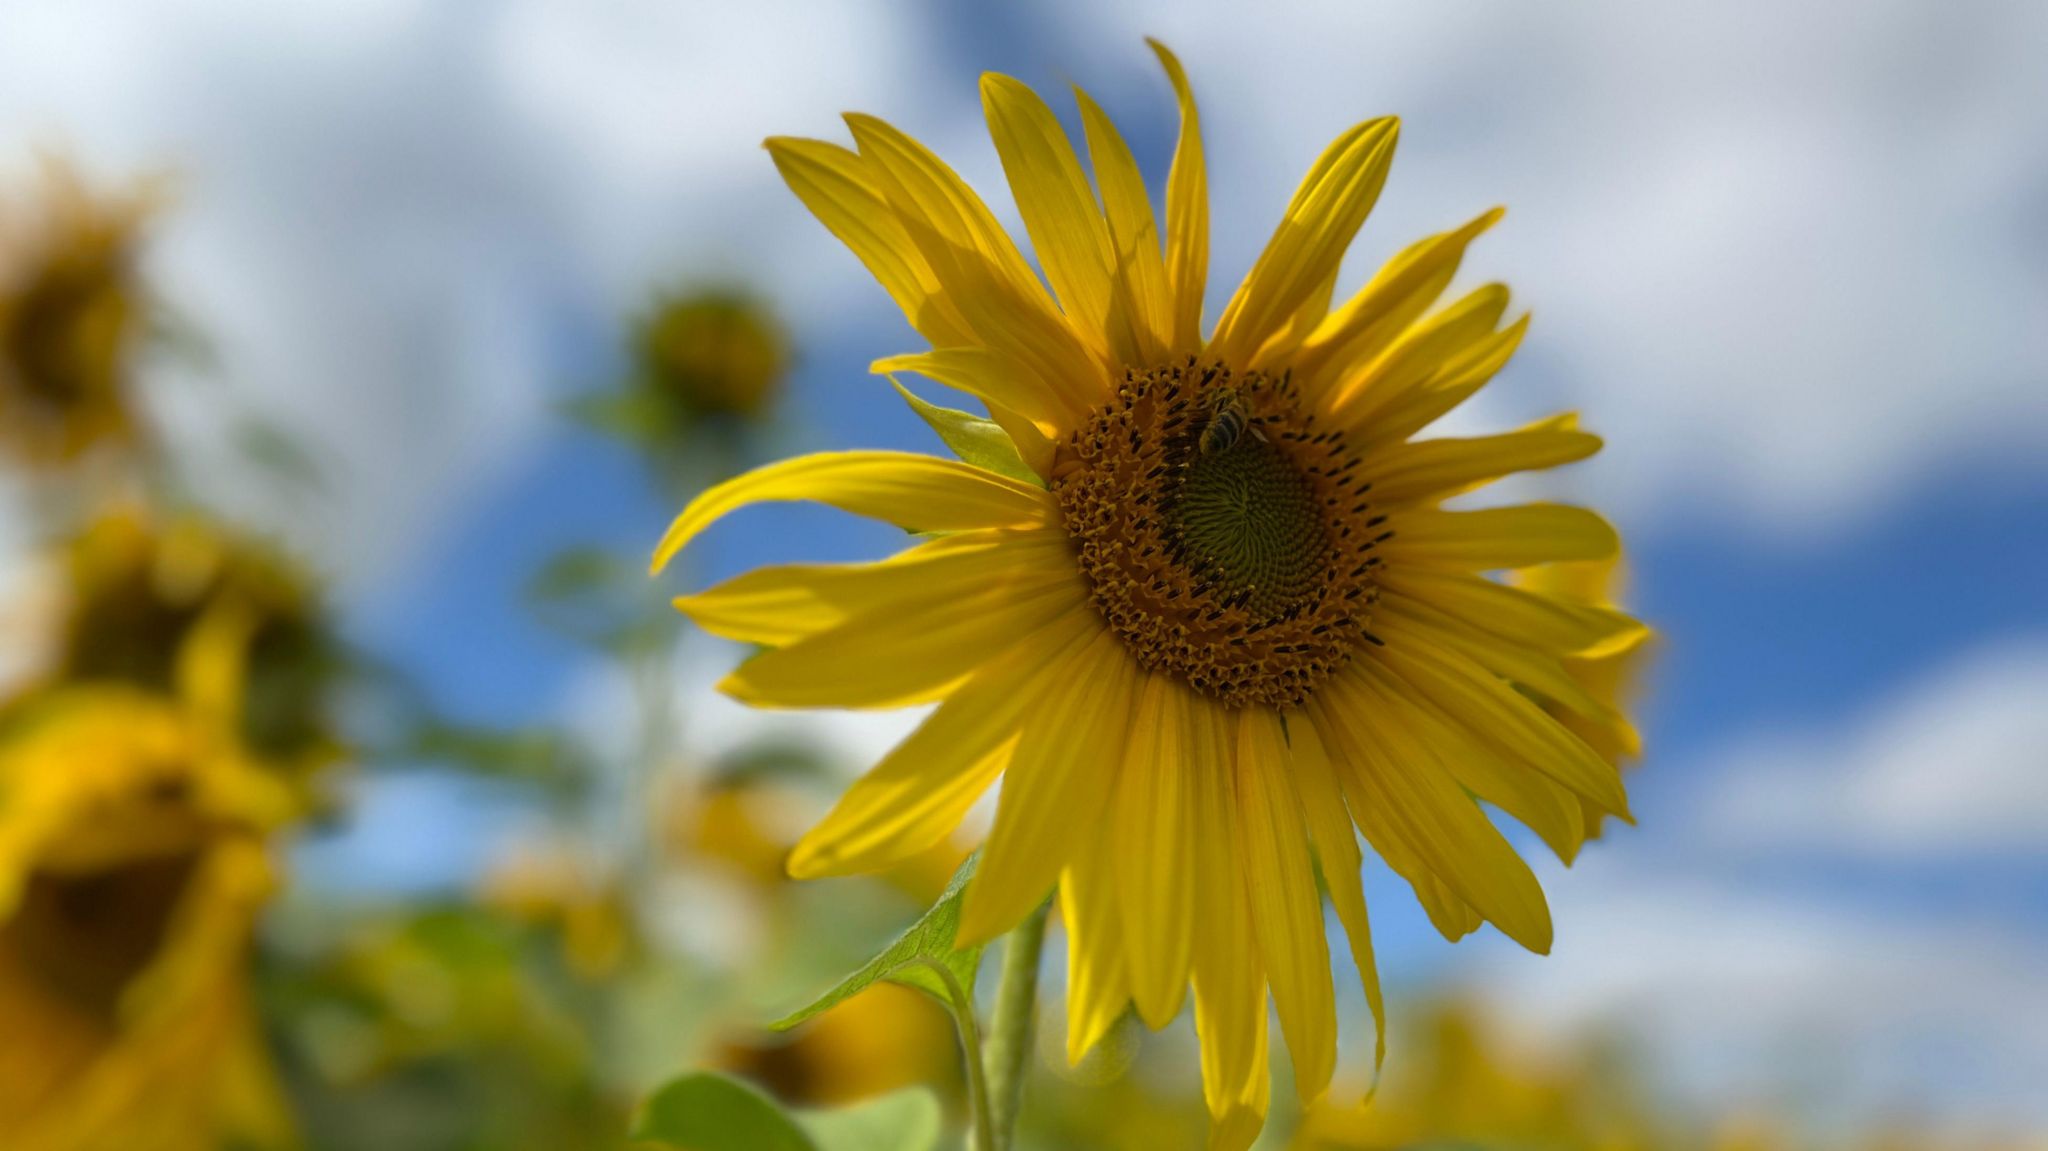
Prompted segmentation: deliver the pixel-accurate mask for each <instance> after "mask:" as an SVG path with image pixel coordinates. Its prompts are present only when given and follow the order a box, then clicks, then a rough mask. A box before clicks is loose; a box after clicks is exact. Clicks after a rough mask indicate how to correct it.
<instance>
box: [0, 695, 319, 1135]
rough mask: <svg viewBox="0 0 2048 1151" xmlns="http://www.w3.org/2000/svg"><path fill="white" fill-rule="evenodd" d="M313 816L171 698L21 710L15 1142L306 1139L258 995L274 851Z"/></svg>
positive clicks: (15, 837)
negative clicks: (260, 937) (285, 828)
mask: <svg viewBox="0 0 2048 1151" xmlns="http://www.w3.org/2000/svg"><path fill="white" fill-rule="evenodd" d="M296 810H297V800H296V797H295V796H294V795H293V794H292V792H290V791H289V790H288V789H287V788H286V787H285V786H284V785H283V784H282V783H281V782H280V781H279V780H278V779H277V778H276V776H275V775H274V774H272V773H270V772H268V771H265V770H262V769H260V768H259V767H257V766H256V765H255V764H253V763H252V762H250V761H249V760H247V759H245V758H243V757H241V756H240V755H239V754H237V753H236V751H235V749H234V748H233V747H232V746H231V745H229V744H226V743H224V742H223V741H222V740H221V738H220V733H219V732H218V731H217V730H215V729H214V728H212V727H211V725H210V724H209V723H207V722H206V721H205V720H204V719H202V718H201V717H200V716H199V715H198V714H197V713H195V712H194V711H193V710H192V709H190V708H189V707H187V706H185V705H184V704H182V703H180V702H177V701H174V700H171V699H169V698H167V697H164V696H161V695H157V694H153V693H148V692H144V691H139V690H136V689H132V688H126V687H118V686H92V687H77V688H69V689H59V690H56V691H52V692H48V693H39V694H36V695H32V696H30V697H27V698H23V699H18V700H16V701H15V702H14V703H13V704H11V705H10V706H9V707H8V708H7V709H6V713H5V715H4V717H0V1147H6V1148H8V1149H9V1151H102V1149H104V1151H116V1149H120V1151H128V1149H132V1148H137V1147H148V1148H151V1149H153V1151H155V1149H162V1151H181V1149H185V1148H191V1149H193V1151H205V1149H210V1148H214V1147H218V1146H221V1145H222V1144H223V1143H225V1142H226V1141H227V1140H228V1139H229V1137H230V1136H232V1137H234V1138H237V1139H241V1140H244V1141H247V1142H248V1143H250V1144H252V1145H256V1146H280V1145H284V1144H286V1143H288V1142H289V1141H290V1139H291V1124H290V1121H289V1118H288V1116H287V1114H286V1112H285V1111H284V1108H283V1104H282V1102H281V1100H280V1098H279V1097H278V1096H277V1094H276V1089H275V1086H274V1084H273V1082H272V1078H271V1070H270V1067H269V1063H268V1057H267V1056H266V1055H265V1053H264V1050H263V1047H262V1044H261V1042H260V1039H259V1036H258V1033H257V1028H256V1023H255V1020H254V1018H253V1016H252V1014H251V1008H250V1003H249V991H248V985H247V980H248V963H249V949H250V939H251V932H252V930H253V925H254V922H255V917H256V914H257V911H258V909H259V908H260V907H261V906H262V904H263V902H264V900H265V899H266V898H267V896H268V895H269V894H270V891H271V889H272V887H273V885H274V883H275V876H274V874H273V870H272V865H271V863H270V859H269V854H268V851H267V849H266V847H265V837H266V835H267V834H268V833H269V832H270V831H271V830H273V829H275V828H276V827H278V826H279V825H280V824H282V823H283V822H284V821H285V820H287V819H289V818H290V817H291V816H292V815H293V814H294V812H295V811H296Z"/></svg>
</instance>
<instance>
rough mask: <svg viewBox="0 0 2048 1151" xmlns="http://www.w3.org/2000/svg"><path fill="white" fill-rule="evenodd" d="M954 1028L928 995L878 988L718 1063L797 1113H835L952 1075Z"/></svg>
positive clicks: (741, 1044) (726, 1052) (733, 1046)
mask: <svg viewBox="0 0 2048 1151" xmlns="http://www.w3.org/2000/svg"><path fill="white" fill-rule="evenodd" d="M958 1058H959V1056H958V1053H957V1049H956V1048H955V1046H954V1039H953V1024H952V1021H951V1020H950V1019H948V1018H947V1016H946V1013H945V1012H944V1011H943V1010H941V1009H940V1008H939V1007H938V1005H937V1004H935V1003H933V1002H932V1001H931V1000H930V999H927V998H925V997H924V996H923V995H922V994H921V993H919V992H916V991H912V990H910V989H909V988H907V987H899V986H897V985H895V984H893V983H877V984H875V985H874V986H872V987H869V988H868V989H867V990H865V991H862V992H861V993H860V994H858V995H856V996H854V997H853V998H851V999H848V1000H847V1001H846V1002H844V1003H841V1004H839V1005H838V1006H836V1007H834V1008H832V1009H831V1010H830V1011H827V1012H825V1013H824V1014H823V1015H820V1016H818V1017H817V1018H816V1019H813V1020H811V1021H810V1022H808V1023H806V1024H804V1026H803V1028H802V1029H801V1030H799V1031H797V1032H796V1033H795V1034H793V1035H790V1036H788V1037H785V1038H780V1039H774V1040H768V1041H759V1040H757V1039H755V1038H753V1033H751V1032H750V1033H749V1038H747V1039H734V1040H731V1041H728V1042H727V1043H726V1044H724V1045H723V1047H722V1048H721V1049H720V1050H719V1052H718V1053H717V1055H716V1057H715V1062H716V1063H717V1064H718V1065H719V1066H721V1067H723V1068H725V1069H726V1070H728V1071H732V1072H735V1073H737V1074H740V1075H744V1076H746V1077H747V1078H749V1079H752V1080H754V1081H755V1082H757V1083H759V1084H761V1085H762V1086H764V1087H766V1088H768V1089H769V1090H770V1091H772V1092H774V1094H775V1095H776V1097H777V1098H779V1099H781V1100H783V1101H784V1102H786V1103H790V1104H794V1105H797V1106H816V1107H831V1106H837V1105H839V1104H843V1103H851V1102H853V1101H855V1100H859V1099H867V1098H870V1097H872V1096H875V1095H881V1094H884V1093H886V1092H889V1091H894V1090H896V1089H898V1088H900V1087H908V1086H910V1085H912V1084H916V1083H927V1084H928V1083H933V1082H934V1081H936V1080H939V1079H941V1078H943V1077H945V1076H947V1075H949V1074H951V1073H952V1069H953V1067H954V1066H955V1063H956V1061H957V1060H958Z"/></svg>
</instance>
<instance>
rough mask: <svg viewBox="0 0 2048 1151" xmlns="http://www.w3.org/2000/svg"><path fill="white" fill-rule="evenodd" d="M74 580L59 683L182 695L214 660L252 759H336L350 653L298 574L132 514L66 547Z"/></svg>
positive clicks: (63, 616) (55, 654)
mask: <svg viewBox="0 0 2048 1151" xmlns="http://www.w3.org/2000/svg"><path fill="white" fill-rule="evenodd" d="M61 580H62V587H63V593H62V594H63V605H62V607H61V609H60V610H59V611H58V612H57V613H55V614H56V617H57V619H56V626H55V628H54V632H55V634H54V636H52V637H51V642H50V646H51V647H52V648H53V649H54V650H52V651H50V652H49V653H48V655H47V659H46V663H47V665H48V666H47V668H46V670H45V674H44V676H43V677H42V679H43V681H44V682H45V683H46V684H61V683H122V684H129V685H133V686H136V687H139V688H144V689H147V690H151V691H157V692H171V691H174V690H175V689H176V688H177V685H178V681H179V677H180V676H181V675H185V674H190V673H191V671H192V668H191V664H192V661H194V660H195V659H197V660H201V661H202V662H204V661H211V662H212V663H213V664H214V665H216V666H217V668H218V669H219V671H220V673H221V674H228V675H231V677H232V679H233V681H234V682H233V684H232V691H233V692H234V693H235V697H234V698H232V699H221V700H219V701H218V706H219V707H221V708H222V709H224V710H225V711H231V712H232V713H233V714H234V715H235V716H236V722H237V724H238V727H239V731H238V733H237V735H238V738H239V739H240V741H241V742H242V743H243V744H245V745H246V746H247V747H248V748H249V749H250V751H251V752H252V753H254V754H256V755H258V756H259V757H261V758H262V759H263V760H264V761H265V762H267V763H268V764H269V765H270V766H271V767H273V768H276V769H278V770H284V771H294V772H298V773H300V774H306V773H310V772H311V771H312V770H313V769H315V768H318V767H320V766H323V765H325V764H326V763H327V762H329V761H331V760H332V759H333V758H334V756H335V754H336V750H337V744H336V739H335V736H334V734H333V731H332V719H331V717H330V716H329V714H328V704H327V699H328V696H329V694H330V691H329V689H330V688H331V687H332V686H333V682H334V678H335V675H336V674H337V671H338V669H339V662H338V659H339V657H338V652H337V644H336V641H335V640H334V637H333V636H332V635H331V633H330V630H329V628H328V627H327V625H326V622H325V620H324V617H323V615H322V613H321V612H320V610H319V605H318V604H317V602H316V601H315V598H314V595H313V593H312V590H311V588H310V586H309V581H308V579H307V578H306V576H305V575H304V574H303V573H302V572H300V571H299V570H298V569H297V568H295V567H294V566H292V565H291V564H289V563H286V562H285V561H283V560H282V559H280V558H278V557H276V556H274V555H272V554H270V553H269V552H268V551H266V550H265V549H264V548H262V547H260V546H258V545H256V544H254V543H251V542H249V541H246V540H243V539H240V538H238V537H237V536H235V535H234V534H233V533H231V532H228V531H226V530H224V529H222V528H220V527H219V526H217V525H215V524H212V523H210V522H208V521H206V520H204V519H200V518H196V517H191V516H186V517H165V518H158V517H151V516H149V515H146V514H143V513H140V512H137V511H133V510H129V509H121V510H115V511H111V512H108V513H105V514H103V515H101V516H100V518H98V519H97V520H94V521H93V522H91V523H89V524H87V525H86V526H85V528H84V529H83V530H81V531H80V532H79V533H78V534H77V535H76V536H75V537H73V538H72V539H71V540H70V541H69V542H68V543H67V544H66V546H65V548H64V549H63V553H62V559H61Z"/></svg>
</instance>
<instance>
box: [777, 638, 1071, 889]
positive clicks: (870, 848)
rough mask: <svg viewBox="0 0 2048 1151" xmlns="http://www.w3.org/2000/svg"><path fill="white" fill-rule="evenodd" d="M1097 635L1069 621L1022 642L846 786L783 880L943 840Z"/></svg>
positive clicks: (882, 861)
mask: <svg viewBox="0 0 2048 1151" xmlns="http://www.w3.org/2000/svg"><path fill="white" fill-rule="evenodd" d="M1101 632H1102V624H1101V622H1100V620H1099V619H1095V618H1091V617H1089V616H1087V615H1085V614H1080V613H1077V614H1075V615H1073V616H1071V617H1069V618H1066V619H1063V620H1061V621H1059V622H1058V623H1057V624H1055V625H1054V626H1052V627H1049V628H1046V629H1045V630H1044V631H1042V632H1039V633H1037V634H1034V635H1029V636H1026V637H1024V639H1023V641H1022V642H1020V643H1019V644H1018V645H1017V646H1016V647H1014V648H1012V649H1011V650H1010V652H1009V653H1008V654H1007V655H1005V656H1004V657H1003V658H1001V659H999V660H996V661H994V662H993V663H991V664H990V665H989V667H988V668H987V670H985V671H983V672H982V673H981V674H980V675H977V676H975V677H974V679H973V680H971V681H970V682H968V683H967V684H966V685H965V686H964V687H962V688H961V689H960V690H959V691H956V692H954V693H953V694H952V695H951V696H950V697H948V698H947V700H946V702H944V703H942V704H940V705H939V707H938V710H936V711H934V712H932V714H931V715H930V716H929V717H927V718H926V719H925V721H924V723H922V724H920V725H919V726H918V728H917V730H916V731H914V732H912V733H911V734H910V736H909V737H908V738H906V739H905V740H904V741H903V742H902V743H901V744H898V745H897V747H896V749H895V750H894V751H891V752H890V753H889V754H888V755H887V756H886V757H884V758H883V760H882V762H881V763H879V764H877V765H875V767H874V769H873V770H872V771H869V772H868V773H867V774H866V775H863V776H861V777H860V778H859V779H858V780H856V781H854V784H853V786H852V787H850V788H848V789H847V791H846V794H845V795H843V796H841V797H840V800H839V803H838V804H837V805H836V806H834V807H833V809H832V812H831V814H829V815H827V816H826V817H825V818H824V820H823V821H822V822H820V823H819V824H818V826H817V827H815V828H813V829H812V830H811V832H810V834H808V835H806V836H804V838H803V840H802V841H801V842H799V843H798V844H797V845H796V850H795V851H793V852H791V853H790V857H789V873H790V874H791V875H792V876H795V877H796V878H798V879H812V878H817V877H820V876H826V875H850V874H853V873H856V872H862V871H875V870H879V869H881V868H884V867H887V866H889V865H890V864H893V863H899V862H901V861H903V860H905V859H908V858H910V857H912V856H914V855H916V854H917V853H919V852H921V851H924V850H926V849H927V848H930V847H931V846H932V845H933V844H936V843H938V842H939V841H940V840H942V839H944V838H945V837H946V836H947V835H948V834H950V833H951V832H952V830H953V829H954V828H955V827H957V826H959V823H960V820H961V819H962V818H963V817H964V816H965V815H966V814H967V809H968V808H969V807H971V806H973V804H974V801H975V800H976V799H978V798H979V797H980V796H981V793H982V792H984V791H986V790H987V789H988V786H989V785H990V784H992V783H994V782H995V780H996V776H997V775H998V774H1000V773H1001V772H1002V770H1003V768H1004V767H1005V766H1006V765H1007V764H1008V763H1009V757H1010V750H1011V748H1012V746H1013V745H1014V744H1015V741H1016V736H1017V733H1018V731H1020V730H1021V729H1022V727H1023V725H1024V719H1025V717H1026V716H1028V715H1032V714H1034V713H1036V712H1038V711H1040V710H1041V709H1043V708H1045V707H1047V706H1049V704H1050V701H1051V700H1052V699H1053V698H1054V697H1056V696H1060V695H1064V694H1066V693H1067V692H1068V691H1069V689H1070V688H1071V685H1072V684H1073V682H1074V677H1075V675H1076V674H1078V673H1079V671H1080V670H1081V668H1082V667H1083V666H1084V663H1083V661H1082V657H1083V655H1084V654H1085V653H1086V652H1087V651H1088V645H1089V643H1090V641H1092V640H1094V639H1096V638H1098V637H1099V636H1100V634H1101ZM1089 666H1092V665H1089Z"/></svg>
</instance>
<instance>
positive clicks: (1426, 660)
mask: <svg viewBox="0 0 2048 1151" xmlns="http://www.w3.org/2000/svg"><path fill="white" fill-rule="evenodd" d="M1373 627H1374V628H1375V629H1376V631H1377V632H1378V634H1379V635H1380V636H1381V637H1382V638H1384V639H1385V640H1386V646H1385V647H1378V648H1373V649H1372V657H1373V658H1374V659H1375V660H1376V661H1377V662H1378V663H1379V664H1380V665H1381V666H1382V667H1385V668H1386V669H1387V670H1388V671H1389V672H1391V673H1393V675H1394V676H1396V677H1397V678H1399V679H1400V680H1401V681H1402V682H1403V683H1405V684H1407V685H1409V686H1410V687H1411V688H1413V689H1414V691H1415V693H1416V694H1418V695H1420V696H1423V697H1424V698H1427V699H1429V700H1430V701H1432V702H1434V703H1435V704H1436V705H1437V706H1438V707H1440V708H1442V709H1443V710H1444V712H1445V714H1447V715H1449V716H1450V717H1451V718H1452V719H1453V720H1456V721H1457V722H1459V723H1460V724H1462V725H1463V726H1464V727H1465V728H1466V730H1468V731H1470V732H1471V733H1472V734H1473V736H1474V737H1475V738H1476V739H1478V740H1479V741H1480V742H1481V743H1484V744H1486V745H1488V746H1490V747H1493V748H1494V749H1495V750H1497V751H1499V752H1500V753H1501V754H1502V755H1505V756H1507V757H1508V758H1509V759H1511V760H1513V761H1515V762H1519V763H1526V764H1528V765H1529V766H1530V767H1531V768H1534V769H1535V770H1537V771H1540V772H1542V773H1543V774H1544V775H1547V776H1549V777H1550V778H1551V779H1554V780H1556V781H1557V782H1558V783H1560V784H1562V785H1564V786H1565V787H1568V788H1570V789H1571V790H1572V791H1574V792H1576V793H1578V794H1579V795H1582V796H1584V797H1585V798H1586V799H1587V800H1589V801H1591V802H1592V803H1594V804H1597V805H1599V806H1600V807H1601V808H1603V809H1605V810H1607V811H1609V812H1612V813H1613V814H1615V815H1619V816H1621V817H1622V818H1624V819H1626V818H1628V817H1629V815H1628V797H1627V795H1626V794H1624V793H1623V791H1622V787H1621V773H1620V772H1619V771H1617V770H1616V769H1615V767H1614V765H1613V764H1611V763H1608V762H1607V761H1606V760H1604V759H1601V758H1600V755H1599V753H1597V752H1595V751H1594V750H1593V749H1592V748H1590V747H1587V746H1586V743H1585V741H1584V740H1581V739H1580V738H1579V737H1577V736H1575V735H1573V734H1572V733H1571V732H1569V731H1567V730H1565V729H1564V727H1563V726H1562V725H1560V724H1559V723H1558V722H1557V720H1555V719H1553V718H1552V717H1550V716H1548V715H1545V714H1544V713H1543V710H1542V709H1541V708H1539V707H1537V706H1536V705H1535V704H1534V703H1532V702H1530V700H1529V698H1528V697H1527V696H1524V695H1522V694H1521V693H1520V692H1517V691H1516V690H1515V689H1514V688H1512V687H1509V686H1508V684H1507V683H1506V681H1504V680H1502V679H1501V678H1500V677H1499V676H1496V675H1494V674H1493V673H1492V672H1489V671H1487V670H1486V669H1485V668H1483V667H1481V666H1479V665H1478V664H1476V663H1474V662H1473V661H1472V660H1470V659H1468V658H1466V657H1465V656H1463V655H1460V654H1459V653H1457V652H1455V651H1451V650H1448V649H1446V648H1443V647H1440V646H1436V645H1432V644H1431V643H1430V642H1429V637H1428V635H1427V634H1426V633H1424V632H1423V631H1421V630H1420V629H1418V628H1416V627H1415V626H1414V625H1412V624H1410V623H1408V622H1406V621H1403V620H1397V619H1395V618H1393V617H1391V616H1387V617H1381V618H1376V619H1374V620H1373Z"/></svg>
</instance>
